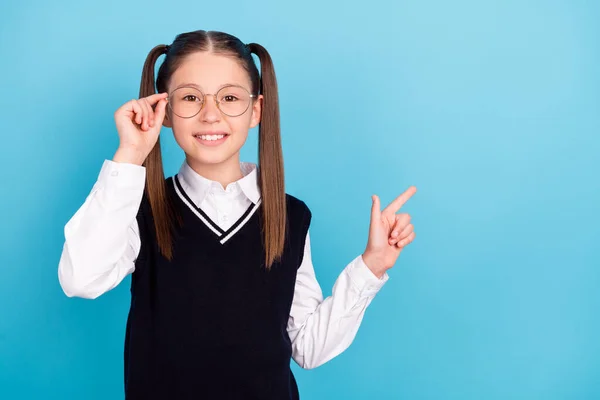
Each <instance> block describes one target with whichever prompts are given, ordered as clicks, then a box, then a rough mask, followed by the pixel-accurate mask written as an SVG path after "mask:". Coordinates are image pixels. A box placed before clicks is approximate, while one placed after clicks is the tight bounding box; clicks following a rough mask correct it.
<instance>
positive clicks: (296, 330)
mask: <svg viewBox="0 0 600 400" xmlns="http://www.w3.org/2000/svg"><path fill="white" fill-rule="evenodd" d="M388 279H389V276H388V274H387V273H385V274H384V275H383V276H382V277H381V278H377V277H376V276H375V275H374V274H373V273H372V272H371V270H370V269H369V268H368V267H367V266H366V264H365V263H364V261H363V259H362V255H360V256H358V257H356V258H355V259H354V260H352V261H351V262H350V263H349V264H348V265H347V266H346V268H345V269H344V270H343V271H342V273H341V274H340V275H339V277H338V278H337V280H336V282H335V284H334V286H333V290H332V294H331V296H329V297H327V298H326V299H323V293H322V291H321V287H320V285H319V283H318V281H317V279H316V276H315V271H314V267H313V264H312V260H311V254H310V236H309V233H307V234H306V242H305V247H304V258H303V261H302V264H301V265H300V267H299V268H298V275H297V278H296V286H295V290H294V299H293V301H292V308H291V310H290V318H289V321H288V326H287V331H288V334H289V336H290V340H291V342H292V358H293V359H294V361H295V362H296V363H297V364H298V365H299V366H300V367H302V368H305V369H311V368H316V367H318V366H320V365H322V364H324V363H326V362H327V361H329V360H331V359H332V358H334V357H336V356H337V355H339V354H340V353H342V352H343V351H344V350H346V349H347V348H348V346H350V344H351V343H352V341H353V340H354V337H355V336H356V333H357V332H358V328H359V326H360V323H361V321H362V319H363V316H364V314H365V311H366V309H367V307H368V305H369V304H370V303H371V301H372V300H373V298H374V297H375V295H376V294H377V292H378V291H379V290H380V289H381V288H382V287H383V285H384V284H385V282H387V280H388Z"/></svg>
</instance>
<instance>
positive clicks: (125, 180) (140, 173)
mask: <svg viewBox="0 0 600 400" xmlns="http://www.w3.org/2000/svg"><path fill="white" fill-rule="evenodd" d="M98 183H99V184H100V185H101V186H103V187H115V188H127V189H143V188H144V185H145V184H146V168H145V167H143V166H141V165H136V164H128V163H120V162H115V161H112V160H104V163H103V164H102V169H101V170H100V174H99V175H98Z"/></svg>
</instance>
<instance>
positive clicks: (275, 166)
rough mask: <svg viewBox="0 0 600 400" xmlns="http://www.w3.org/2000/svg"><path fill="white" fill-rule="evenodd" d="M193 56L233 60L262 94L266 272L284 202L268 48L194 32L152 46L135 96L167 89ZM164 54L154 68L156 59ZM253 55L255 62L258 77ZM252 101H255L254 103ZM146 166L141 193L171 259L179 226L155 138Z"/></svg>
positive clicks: (274, 254) (279, 240)
mask: <svg viewBox="0 0 600 400" xmlns="http://www.w3.org/2000/svg"><path fill="white" fill-rule="evenodd" d="M196 52H210V53H213V54H220V55H224V56H228V57H232V58H234V59H235V60H237V61H238V62H239V63H240V65H241V66H242V67H243V68H244V69H245V70H246V71H247V72H248V75H249V77H250V83H251V87H252V89H251V90H252V94H257V95H258V94H262V96H263V104H262V115H261V121H260V123H259V128H258V139H259V143H258V158H259V162H258V184H259V188H260V192H261V197H262V208H263V214H262V215H263V219H262V241H263V244H264V249H265V267H266V268H267V269H270V268H271V266H272V265H273V263H275V262H276V261H278V260H280V258H281V255H282V253H283V248H284V243H285V236H286V222H287V212H286V210H287V209H286V201H285V184H284V182H285V180H284V170H283V151H282V147H281V130H280V124H279V97H278V90H277V79H276V76H275V69H274V67H273V61H272V60H271V56H270V55H269V53H268V52H267V50H266V49H265V48H264V47H263V46H261V45H259V44H257V43H250V44H248V45H246V44H244V43H242V41H240V40H239V39H238V38H236V37H235V36H232V35H230V34H227V33H223V32H215V31H203V30H197V31H193V32H187V33H182V34H179V35H177V36H176V38H175V40H174V41H173V43H172V44H171V45H164V44H162V45H158V46H156V47H154V48H153V49H152V50H151V51H150V53H149V54H148V56H147V57H146V61H145V63H144V68H143V71H142V79H141V84H140V98H142V97H146V96H150V95H152V94H154V93H157V92H156V90H158V93H163V92H167V91H168V87H169V82H170V79H171V77H172V76H173V73H174V72H175V71H176V70H177V68H178V67H179V66H180V65H181V64H182V63H183V62H184V61H185V58H186V57H187V56H188V55H190V54H192V53H196ZM163 54H164V55H166V57H165V59H164V60H163V63H162V64H161V65H160V67H159V70H158V76H157V77H156V85H155V79H154V70H155V65H156V61H157V60H158V58H159V57H160V56H161V55H163ZM252 54H255V55H256V56H257V57H258V59H259V61H260V69H261V70H260V74H259V71H258V68H257V67H256V64H255V62H254V59H253V57H252ZM255 101H256V100H255ZM143 165H144V166H145V168H146V188H145V191H146V194H147V196H148V200H149V202H150V207H151V209H152V215H153V218H154V227H155V230H156V238H157V241H158V247H159V250H160V252H161V253H162V254H163V256H165V257H166V258H167V259H169V260H172V258H173V234H172V233H173V230H172V229H173V226H174V224H175V223H181V220H180V219H179V217H178V216H177V215H176V213H175V212H174V207H173V204H171V202H170V200H169V198H168V196H167V194H166V184H165V176H164V170H163V164H162V156H161V146H160V136H159V139H158V140H157V142H156V144H155V146H154V148H153V149H152V151H151V152H150V154H149V155H148V157H147V158H146V160H145V161H144V164H143Z"/></svg>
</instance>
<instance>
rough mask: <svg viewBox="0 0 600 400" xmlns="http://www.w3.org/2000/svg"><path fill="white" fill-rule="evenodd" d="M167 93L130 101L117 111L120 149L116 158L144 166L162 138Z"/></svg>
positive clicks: (118, 160)
mask: <svg viewBox="0 0 600 400" xmlns="http://www.w3.org/2000/svg"><path fill="white" fill-rule="evenodd" d="M166 107H167V93H158V94H153V95H151V96H148V97H144V98H141V99H138V100H135V99H134V100H130V101H128V102H127V103H125V104H123V105H122V106H121V107H120V108H119V109H118V110H117V111H115V123H116V125H117V131H118V133H119V141H120V143H119V149H118V150H117V153H116V154H115V157H114V159H113V161H117V162H128V163H132V164H138V165H142V163H143V162H144V160H146V157H148V154H150V151H152V148H153V147H154V145H155V144H156V141H157V140H158V135H159V134H160V128H161V126H162V124H163V120H164V118H165V110H166Z"/></svg>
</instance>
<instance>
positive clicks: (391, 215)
mask: <svg viewBox="0 0 600 400" xmlns="http://www.w3.org/2000/svg"><path fill="white" fill-rule="evenodd" d="M416 192H417V188H416V187H414V186H411V187H409V188H408V189H407V190H406V191H405V192H404V193H402V194H401V195H400V196H398V197H397V198H396V199H395V200H394V201H393V202H391V203H390V205H388V206H387V207H386V208H385V209H384V210H383V211H381V205H380V204H379V197H377V196H375V195H374V196H373V197H372V200H373V206H372V208H371V224H370V226H369V240H368V242H367V248H366V249H365V252H364V253H363V260H364V262H365V264H367V267H369V269H370V270H371V271H372V272H373V273H374V274H375V275H376V276H377V277H378V278H381V277H382V276H383V274H384V273H385V271H387V270H388V269H390V268H392V267H393V266H394V264H395V263H396V260H397V259H398V256H399V255H400V253H401V252H402V249H404V247H405V246H407V245H408V244H409V243H411V242H412V241H413V240H414V238H415V231H414V227H413V225H412V224H411V223H410V215H409V214H396V213H397V212H398V211H399V210H400V208H401V207H402V206H403V205H404V203H406V202H407V201H408V199H410V198H411V197H412V195H413V194H415V193H416Z"/></svg>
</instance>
